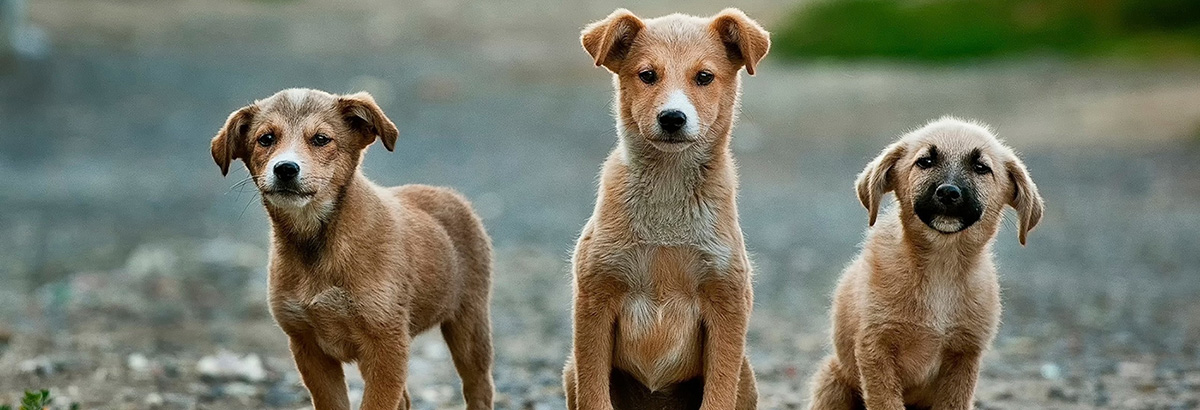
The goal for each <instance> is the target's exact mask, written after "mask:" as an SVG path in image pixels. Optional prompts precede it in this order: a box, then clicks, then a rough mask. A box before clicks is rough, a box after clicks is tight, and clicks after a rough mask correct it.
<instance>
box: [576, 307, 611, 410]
mask: <svg viewBox="0 0 1200 410" xmlns="http://www.w3.org/2000/svg"><path fill="white" fill-rule="evenodd" d="M583 285H584V284H583V283H580V284H577V286H579V287H580V289H579V290H577V291H576V295H575V315H574V316H575V317H574V319H575V331H574V333H575V334H574V338H575V339H574V342H573V345H574V347H573V349H574V351H573V352H572V353H573V355H574V376H575V382H574V385H573V387H574V397H573V399H574V400H571V398H568V402H574V403H575V405H576V407H575V408H573V409H571V410H577V409H578V410H584V409H598V410H611V409H612V408H613V404H612V397H610V393H609V391H610V389H611V388H610V386H609V383H610V380H609V379H610V378H611V376H612V369H613V365H612V351H613V331H614V329H615V321H616V312H615V310H614V309H613V308H612V304H613V302H612V301H611V300H610V299H609V298H611V297H613V296H612V294H611V293H609V292H604V291H602V290H601V289H597V288H596V287H597V286H596V285H601V284H599V283H592V284H590V285H589V286H590V288H584V286H583ZM568 377H570V375H568ZM568 385H570V381H568ZM570 393H571V392H568V394H570Z"/></svg>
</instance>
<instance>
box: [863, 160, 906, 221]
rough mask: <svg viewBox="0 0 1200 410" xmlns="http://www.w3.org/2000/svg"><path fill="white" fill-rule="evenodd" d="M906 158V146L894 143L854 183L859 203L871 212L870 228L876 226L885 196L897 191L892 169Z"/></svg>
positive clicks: (872, 161) (868, 165)
mask: <svg viewBox="0 0 1200 410" xmlns="http://www.w3.org/2000/svg"><path fill="white" fill-rule="evenodd" d="M903 156H904V146H903V145H901V143H900V142H895V143H892V145H889V146H888V147H887V148H884V150H883V152H881V153H880V154H879V156H878V157H875V159H874V160H871V162H870V163H869V164H867V167H866V168H863V170H862V173H860V174H858V180H857V181H855V182H854V184H855V188H856V190H857V191H858V201H859V202H862V205H863V206H864V207H866V208H867V212H869V214H870V217H869V222H867V225H868V226H875V218H876V217H877V216H879V203H880V202H882V201H883V195H884V194H887V193H888V192H889V191H892V190H893V189H896V184H895V181H893V180H892V178H893V177H894V175H892V174H893V172H892V167H894V166H895V165H896V161H899V160H900V157H903Z"/></svg>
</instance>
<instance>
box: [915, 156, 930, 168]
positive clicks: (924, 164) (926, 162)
mask: <svg viewBox="0 0 1200 410" xmlns="http://www.w3.org/2000/svg"><path fill="white" fill-rule="evenodd" d="M933 164H934V159H933V157H922V158H920V159H917V167H919V168H921V169H929V168H932V167H933Z"/></svg>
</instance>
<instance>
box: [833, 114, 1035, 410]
mask: <svg viewBox="0 0 1200 410" xmlns="http://www.w3.org/2000/svg"><path fill="white" fill-rule="evenodd" d="M857 189H858V198H859V200H860V201H862V203H863V206H865V207H866V208H867V209H868V210H869V212H870V224H871V225H875V216H876V214H877V212H878V210H879V204H880V202H881V201H882V199H883V196H884V194H886V193H887V192H895V194H896V201H897V203H898V204H899V206H898V207H897V208H898V209H895V208H893V209H890V210H888V211H886V213H884V215H883V218H882V219H881V220H880V224H879V225H877V226H875V227H874V228H872V229H871V230H870V231H869V232H868V233H867V239H866V242H865V243H864V244H863V250H862V253H861V254H860V255H859V256H858V258H857V259H855V260H854V262H852V263H851V264H850V266H849V267H848V268H846V271H845V273H844V274H843V275H842V278H841V281H840V282H839V284H838V287H837V291H836V296H835V299H834V305H833V342H834V350H835V351H836V354H835V355H834V356H831V357H829V358H828V359H827V360H826V362H825V363H824V365H823V367H822V368H821V370H820V371H819V373H818V374H817V375H816V377H815V379H814V384H813V398H812V407H811V408H813V409H820V410H829V409H858V408H863V407H864V406H865V408H867V409H869V410H898V409H903V408H905V406H906V405H908V406H911V407H922V408H934V409H969V408H972V406H973V405H974V400H973V398H972V397H973V395H974V392H975V381H976V378H977V377H978V375H979V360H980V356H981V355H982V354H983V352H984V351H985V350H986V349H987V348H988V346H989V345H990V344H991V341H992V337H993V336H994V335H995V334H996V327H997V326H998V324H999V321H1000V292H999V285H998V283H997V281H996V269H995V266H994V265H993V263H992V252H991V242H992V239H993V238H994V237H995V236H996V232H997V230H998V229H999V227H1000V221H1001V217H1002V215H1003V208H1004V206H1005V205H1008V206H1012V207H1013V208H1015V209H1016V210H1017V214H1018V215H1020V241H1021V244H1022V245H1024V244H1025V236H1026V234H1027V233H1028V232H1029V230H1031V229H1033V227H1034V226H1035V225H1037V223H1038V221H1039V220H1040V219H1041V217H1042V198H1041V196H1039V195H1038V191H1037V186H1036V185H1034V183H1033V181H1032V180H1031V179H1030V178H1029V175H1028V173H1027V172H1026V171H1025V166H1024V164H1022V163H1021V160H1020V159H1019V158H1017V156H1016V155H1015V154H1014V153H1013V151H1012V150H1011V149H1009V148H1008V147H1006V146H1004V145H1003V144H1001V142H1000V141H999V140H997V139H996V138H995V137H994V136H992V133H991V132H990V131H989V130H988V129H987V128H986V127H985V126H983V125H981V124H978V123H968V122H963V121H959V120H956V119H953V118H948V117H947V118H943V119H940V120H937V121H934V122H931V123H930V124H928V125H926V126H925V127H923V128H921V129H919V130H916V131H914V132H911V133H909V134H907V135H905V136H904V137H902V138H900V140H899V141H897V142H896V143H894V144H892V145H890V146H888V147H887V149H885V150H884V151H883V153H882V154H880V155H879V157H878V158H876V159H875V160H874V161H872V162H871V163H870V164H868V165H867V167H866V169H864V170H863V172H862V174H860V175H859V177H858V182H857Z"/></svg>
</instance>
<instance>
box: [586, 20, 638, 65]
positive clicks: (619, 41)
mask: <svg viewBox="0 0 1200 410" xmlns="http://www.w3.org/2000/svg"><path fill="white" fill-rule="evenodd" d="M645 27H646V25H645V24H643V23H642V20H641V19H639V18H638V17H637V16H635V15H633V13H632V12H630V11H629V10H626V9H617V10H616V11H614V12H612V14H609V15H608V17H605V18H604V20H600V21H597V22H595V23H592V24H588V25H587V27H584V28H583V33H582V34H581V35H580V36H579V42H580V43H583V49H584V50H587V52H588V54H590V55H591V56H592V59H593V60H595V62H596V66H597V67H599V66H604V67H605V68H608V70H609V71H612V72H616V71H617V70H618V69H619V68H620V65H621V61H623V60H624V59H625V56H626V54H628V53H629V48H630V47H632V46H633V39H634V38H636V37H637V35H638V33H639V32H641V31H642V29H643V28H645Z"/></svg>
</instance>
